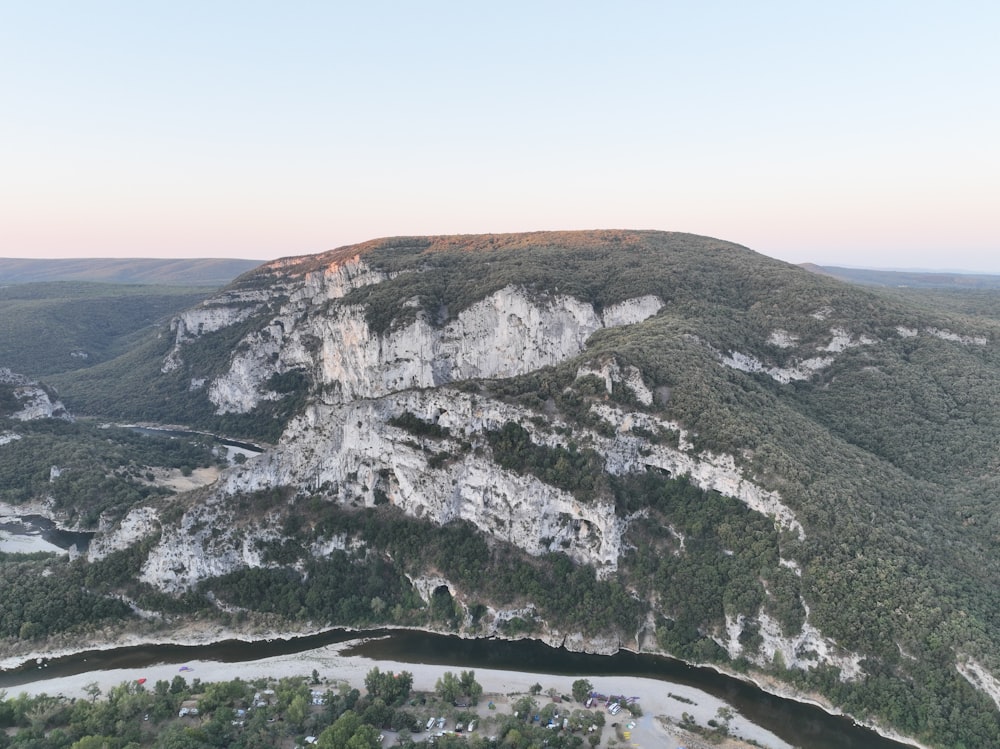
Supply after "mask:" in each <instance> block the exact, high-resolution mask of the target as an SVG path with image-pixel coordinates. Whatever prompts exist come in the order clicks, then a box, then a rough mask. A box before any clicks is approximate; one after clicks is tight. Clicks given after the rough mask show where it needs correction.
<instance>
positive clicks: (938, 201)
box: [0, 0, 1000, 272]
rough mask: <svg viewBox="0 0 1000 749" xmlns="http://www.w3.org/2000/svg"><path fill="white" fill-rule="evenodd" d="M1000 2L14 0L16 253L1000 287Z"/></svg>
mask: <svg viewBox="0 0 1000 749" xmlns="http://www.w3.org/2000/svg"><path fill="white" fill-rule="evenodd" d="M998 82H1000V3H997V2H995V1H994V2H961V1H959V2H948V3H946V2H920V1H919V0H915V1H913V2H877V1H872V2H838V3H829V2H823V3H820V2H804V1H800V2H756V3H752V2H699V3H693V2H685V3H680V2H619V3H609V2H601V3H591V2H542V1H541V0H536V2H531V3H522V2H503V3H501V2H493V3H480V2H471V1H470V0H467V1H466V2H420V3H417V2H365V3H360V2H350V3H347V2H344V3H334V2H327V3H320V2H298V3H295V2H285V3H277V2H251V1H250V0H242V1H241V2H212V0H201V1H199V2H178V1H176V0H175V1H173V2H143V1H139V2H136V1H135V0H131V1H130V2H100V1H99V0H95V1H86V0H74V1H72V2H48V1H47V0H23V1H19V2H14V1H11V0H0V96H2V99H0V101H2V105H0V106H2V109H0V144H2V145H0V255H2V256H7V257H27V256H36V257H83V256H91V257H112V256H119V257H130V256H131V257H172V256H173V257H180V256H186V257H199V256H200V257H208V256H214V257H249V258H260V259H266V258H273V257H279V256H283V255H291V254H303V253H309V252H319V251H322V250H324V249H329V248H332V247H336V246H339V245H343V244H348V243H352V242H357V241H362V240H365V239H370V238H373V237H378V236H387V235H396V234H429V233H433V234H454V233H478V232H506V231H527V230H535V229H583V228H655V229H666V230H675V231H689V232H694V233H698V234H708V235H711V236H716V237H720V238H724V239H728V240H731V241H734V242H738V243H740V244H744V245H747V246H748V247H751V248H752V249H755V250H758V251H760V252H763V253H765V254H768V255H772V256H775V257H780V258H782V259H786V260H790V261H794V262H802V261H815V262H820V263H825V264H842V265H862V266H875V267H925V268H965V269H971V270H984V271H992V272H1000V205H998V204H1000V145H998V141H1000V135H998V134H1000V96H998V90H1000V83H998Z"/></svg>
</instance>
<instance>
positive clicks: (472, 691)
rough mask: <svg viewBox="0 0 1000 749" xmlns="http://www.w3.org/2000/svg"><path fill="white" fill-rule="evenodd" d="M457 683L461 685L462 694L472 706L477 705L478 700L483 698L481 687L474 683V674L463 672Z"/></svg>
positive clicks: (472, 672)
mask: <svg viewBox="0 0 1000 749" xmlns="http://www.w3.org/2000/svg"><path fill="white" fill-rule="evenodd" d="M459 683H460V684H461V685H462V694H464V695H465V696H466V697H468V698H469V700H470V701H471V702H472V704H473V705H477V704H479V698H480V697H482V696H483V686H482V684H480V683H479V682H478V681H476V672H475V671H463V672H462V674H461V676H460V677H459Z"/></svg>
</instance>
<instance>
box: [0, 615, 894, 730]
mask: <svg viewBox="0 0 1000 749" xmlns="http://www.w3.org/2000/svg"><path fill="white" fill-rule="evenodd" d="M352 640H358V641H359V642H358V644H357V645H354V646H352V647H351V648H349V649H347V650H345V651H344V655H348V656H356V657H364V658H371V659H373V660H392V661H400V662H403V663H414V664H417V663H427V664H437V665H446V666H453V667H454V668H456V669H475V668H491V669H501V670H509V671H526V672H531V673H538V674H564V675H571V676H587V677H589V676H641V677H646V678H651V679H659V680H661V681H663V682H664V685H663V688H664V689H665V690H669V686H670V684H671V683H673V684H684V685H687V686H690V687H694V688H696V689H700V690H702V691H704V692H707V693H709V694H711V695H713V696H715V697H718V698H720V699H722V700H724V701H726V702H727V703H729V704H730V705H732V706H733V707H734V708H736V709H737V710H738V711H739V712H740V713H742V714H743V715H744V716H746V717H747V718H748V719H749V720H751V721H753V722H754V723H756V724H757V725H759V726H762V727H763V728H766V729H767V730H769V731H771V732H772V733H774V734H775V735H777V736H780V737H781V738H782V739H784V740H785V741H787V742H788V743H790V744H792V745H793V746H797V747H802V749H907V748H908V747H909V745H907V744H901V743H899V742H896V741H890V740H889V739H885V738H882V737H881V736H879V735H878V734H876V733H874V732H872V731H869V730H868V729H866V728H862V727H861V726H856V725H854V724H853V721H852V720H850V719H849V718H842V717H837V716H832V715H829V714H827V713H825V712H823V711H822V710H820V709H819V708H817V707H813V706H811V705H804V704H801V703H798V702H795V701H793V700H788V699H783V698H780V697H775V696H773V695H770V694H768V693H766V692H764V691H762V690H760V689H758V688H757V687H755V686H753V685H751V684H747V683H745V682H743V681H741V680H739V679H734V678H731V677H728V676H723V675H721V674H718V673H716V672H715V671H713V670H711V669H707V668H697V667H694V666H688V665H686V664H684V663H682V662H681V661H677V660H674V659H671V658H663V657H659V656H651V655H640V654H635V653H627V652H621V653H617V654H615V655H610V656H602V655H587V654H585V653H573V652H570V651H567V650H564V649H562V648H551V647H548V646H547V645H545V644H543V643H541V642H538V641H535V640H520V641H517V642H509V641H505V640H491V639H477V640H468V639H462V638H459V637H450V636H446V635H435V634H429V633H426V632H418V631H409V630H370V631H363V632H352V631H345V630H331V631H329V632H324V633H322V634H318V635H311V636H309V637H297V638H292V639H289V640H272V641H270V642H253V643H248V642H243V641H238V640H231V641H226V642H221V643H215V644H212V645H194V646H184V645H150V646H136V647H128V648H117V649H115V650H103V651H91V652H86V653H78V654H76V655H72V656H67V657H64V658H56V659H52V660H49V661H45V662H44V663H42V664H38V663H35V662H31V663H27V664H25V665H24V666H22V667H21V668H18V669H13V670H10V671H0V689H6V690H8V692H9V693H11V694H16V693H17V690H16V687H17V686H18V685H20V684H27V683H30V682H33V681H39V680H42V679H55V678H58V677H60V676H69V675H72V674H79V673H87V672H91V671H104V670H110V669H118V668H143V667H146V666H150V665H153V664H156V663H186V662H189V661H199V660H201V661H220V662H223V663H239V662H246V661H254V660H259V659H262V658H269V657H271V656H276V655H289V654H292V653H306V652H308V651H310V650H313V649H316V648H319V647H323V646H325V645H330V644H333V643H340V642H347V641H352ZM640 704H641V701H640ZM909 749H912V747H909Z"/></svg>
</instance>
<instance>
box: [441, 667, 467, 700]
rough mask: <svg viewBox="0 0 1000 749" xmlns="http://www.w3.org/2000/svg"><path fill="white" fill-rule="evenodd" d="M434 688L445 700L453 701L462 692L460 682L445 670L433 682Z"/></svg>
mask: <svg viewBox="0 0 1000 749" xmlns="http://www.w3.org/2000/svg"><path fill="white" fill-rule="evenodd" d="M434 690H435V691H436V692H437V693H438V696H439V697H440V698H441V699H442V700H444V701H445V702H454V701H455V700H457V699H458V697H459V695H461V694H462V683H461V682H460V681H459V680H458V677H457V676H455V674H453V673H452V672H451V671H445V672H444V673H443V674H442V675H441V678H440V679H438V680H437V683H435V685H434Z"/></svg>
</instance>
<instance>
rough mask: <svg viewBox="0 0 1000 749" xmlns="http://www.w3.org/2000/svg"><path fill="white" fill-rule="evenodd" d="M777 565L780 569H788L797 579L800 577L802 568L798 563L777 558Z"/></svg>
mask: <svg viewBox="0 0 1000 749" xmlns="http://www.w3.org/2000/svg"><path fill="white" fill-rule="evenodd" d="M778 564H780V565H781V566H782V567H787V568H788V569H790V570H791V571H792V572H794V573H795V574H796V576H797V577H802V568H801V567H800V566H799V563H798V562H796V561H795V560H793V559H781V558H779V559H778Z"/></svg>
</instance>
